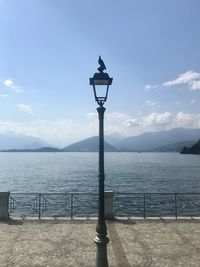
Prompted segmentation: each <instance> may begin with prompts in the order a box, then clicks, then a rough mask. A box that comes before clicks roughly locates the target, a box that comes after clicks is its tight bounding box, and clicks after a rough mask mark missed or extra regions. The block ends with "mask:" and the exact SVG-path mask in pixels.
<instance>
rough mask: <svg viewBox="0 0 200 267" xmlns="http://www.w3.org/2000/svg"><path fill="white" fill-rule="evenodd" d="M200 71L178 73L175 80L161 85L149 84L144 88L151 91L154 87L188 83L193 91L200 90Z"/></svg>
mask: <svg viewBox="0 0 200 267" xmlns="http://www.w3.org/2000/svg"><path fill="white" fill-rule="evenodd" d="M199 79H200V72H195V71H193V70H188V71H186V72H184V73H181V74H179V75H178V77H177V78H176V79H174V80H169V81H167V82H164V83H163V84H161V85H150V84H147V85H146V86H145V88H144V90H145V91H149V90H151V89H153V88H162V87H172V86H176V85H187V86H188V89H189V90H191V91H195V90H200V80H199Z"/></svg>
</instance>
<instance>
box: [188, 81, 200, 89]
mask: <svg viewBox="0 0 200 267" xmlns="http://www.w3.org/2000/svg"><path fill="white" fill-rule="evenodd" d="M190 90H191V91H195V90H200V81H192V84H191V87H190Z"/></svg>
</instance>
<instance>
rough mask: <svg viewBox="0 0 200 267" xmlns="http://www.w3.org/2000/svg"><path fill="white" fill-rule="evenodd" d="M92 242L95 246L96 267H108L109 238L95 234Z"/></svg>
mask: <svg viewBox="0 0 200 267" xmlns="http://www.w3.org/2000/svg"><path fill="white" fill-rule="evenodd" d="M94 242H95V243H96V245H97V254H96V267H108V257H107V244H108V242H109V238H108V237H104V236H102V235H99V234H98V233H97V236H96V237H95V239H94Z"/></svg>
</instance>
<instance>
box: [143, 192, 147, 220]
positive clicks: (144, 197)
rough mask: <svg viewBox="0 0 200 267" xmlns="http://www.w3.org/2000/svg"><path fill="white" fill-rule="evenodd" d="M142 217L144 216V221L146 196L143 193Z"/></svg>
mask: <svg viewBox="0 0 200 267" xmlns="http://www.w3.org/2000/svg"><path fill="white" fill-rule="evenodd" d="M143 215H144V219H146V195H145V193H144V194H143Z"/></svg>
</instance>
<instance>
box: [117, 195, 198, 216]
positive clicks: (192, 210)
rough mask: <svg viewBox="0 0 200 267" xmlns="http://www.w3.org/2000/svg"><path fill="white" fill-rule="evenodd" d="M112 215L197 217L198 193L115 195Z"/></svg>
mask: <svg viewBox="0 0 200 267" xmlns="http://www.w3.org/2000/svg"><path fill="white" fill-rule="evenodd" d="M114 209H115V210H114V213H115V214H116V215H118V216H135V217H143V218H146V217H166V216H169V217H175V218H178V217H199V216H200V193H133V194H132V193H116V194H114Z"/></svg>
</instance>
